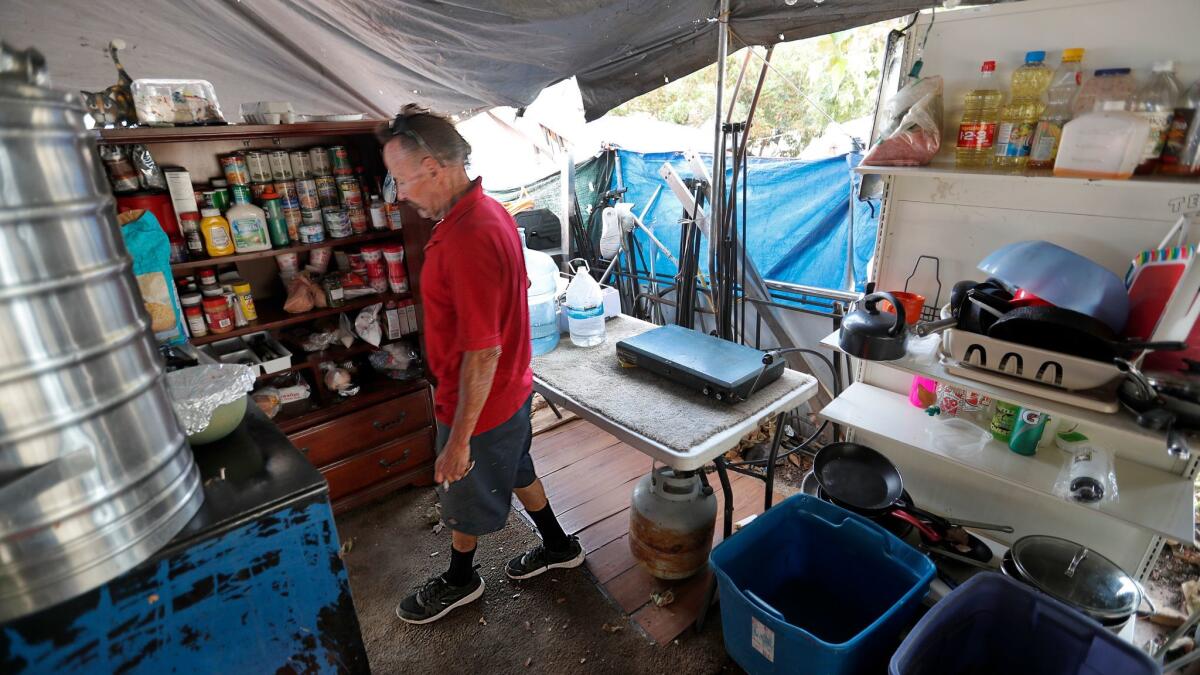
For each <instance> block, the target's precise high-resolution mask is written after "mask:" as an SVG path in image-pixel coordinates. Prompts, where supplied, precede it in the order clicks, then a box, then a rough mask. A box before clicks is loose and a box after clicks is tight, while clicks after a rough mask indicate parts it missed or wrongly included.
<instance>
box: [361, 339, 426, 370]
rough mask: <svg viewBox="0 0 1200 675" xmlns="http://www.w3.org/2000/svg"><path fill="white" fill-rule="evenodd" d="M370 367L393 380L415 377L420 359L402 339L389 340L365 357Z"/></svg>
mask: <svg viewBox="0 0 1200 675" xmlns="http://www.w3.org/2000/svg"><path fill="white" fill-rule="evenodd" d="M367 361H369V362H370V364H371V367H372V368H374V369H375V370H376V371H378V372H380V373H382V374H383V375H386V376H387V377H390V378H392V379H394V380H409V379H415V378H417V377H419V376H420V374H421V359H420V357H418V356H417V352H416V350H415V349H413V348H412V346H411V345H409V344H408V343H406V342H405V341H403V340H400V341H397V342H389V343H388V344H386V345H384V346H383V347H382V348H380V349H379V350H378V351H374V352H371V354H370V356H368V357H367Z"/></svg>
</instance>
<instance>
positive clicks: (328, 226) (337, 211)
mask: <svg viewBox="0 0 1200 675" xmlns="http://www.w3.org/2000/svg"><path fill="white" fill-rule="evenodd" d="M321 216H322V218H323V219H324V221H325V231H326V232H328V233H329V236H330V237H332V238H334V239H341V238H342V237H349V236H350V235H351V234H352V233H353V232H354V230H353V229H351V228H350V216H349V214H347V213H346V209H343V208H339V207H336V206H326V207H325V208H323V209H321Z"/></svg>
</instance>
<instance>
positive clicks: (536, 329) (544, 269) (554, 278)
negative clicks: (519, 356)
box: [517, 228, 559, 356]
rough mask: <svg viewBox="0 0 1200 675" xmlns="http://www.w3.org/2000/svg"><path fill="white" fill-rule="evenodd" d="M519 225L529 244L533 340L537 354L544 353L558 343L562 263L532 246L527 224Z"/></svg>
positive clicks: (530, 332)
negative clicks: (559, 283)
mask: <svg viewBox="0 0 1200 675" xmlns="http://www.w3.org/2000/svg"><path fill="white" fill-rule="evenodd" d="M517 229H518V230H519V231H520V232H521V245H522V246H523V247H524V248H525V273H526V274H527V275H529V292H528V296H529V340H530V343H531V346H532V348H533V355H534V356H540V355H541V354H548V353H550V352H552V351H554V348H555V347H557V346H558V338H559V333H558V265H555V264H554V258H551V257H550V256H549V255H548V254H545V253H542V252H541V251H535V250H533V249H531V248H529V246H528V244H526V242H525V228H517Z"/></svg>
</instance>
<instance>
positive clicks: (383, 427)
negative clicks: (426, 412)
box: [371, 411, 408, 431]
mask: <svg viewBox="0 0 1200 675" xmlns="http://www.w3.org/2000/svg"><path fill="white" fill-rule="evenodd" d="M407 415H408V413H406V412H403V411H401V412H400V414H399V415H397V416H396V419H394V420H392V421H390V422H380V421H379V420H375V421H374V422H371V426H373V427H375V429H376V430H377V431H387V430H388V429H391V428H392V427H394V426H396V425H397V424H400V423H401V422H403V421H404V418H405V417H406V416H407Z"/></svg>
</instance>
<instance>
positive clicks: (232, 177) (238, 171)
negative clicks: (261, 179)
mask: <svg viewBox="0 0 1200 675" xmlns="http://www.w3.org/2000/svg"><path fill="white" fill-rule="evenodd" d="M219 161H220V162H221V170H222V171H223V172H225V180H227V181H229V184H230V185H246V184H248V183H249V182H250V169H249V168H248V167H247V166H246V158H245V157H243V156H241V155H239V154H238V153H236V152H235V153H233V154H229V155H222V156H221V157H220V160H219Z"/></svg>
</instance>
